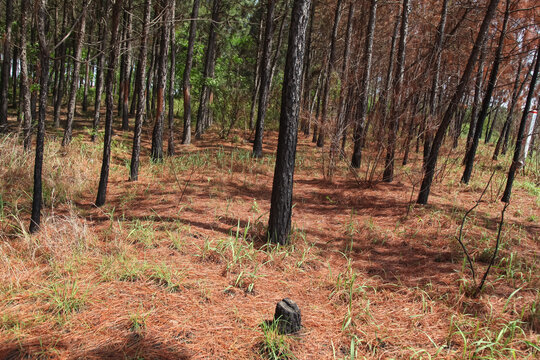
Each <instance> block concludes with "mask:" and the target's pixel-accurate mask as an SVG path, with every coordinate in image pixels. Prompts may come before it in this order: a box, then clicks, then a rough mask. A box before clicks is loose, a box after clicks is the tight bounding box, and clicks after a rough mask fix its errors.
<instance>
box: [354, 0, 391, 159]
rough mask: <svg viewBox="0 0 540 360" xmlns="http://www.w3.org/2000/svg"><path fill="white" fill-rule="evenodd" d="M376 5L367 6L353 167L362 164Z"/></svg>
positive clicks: (375, 1) (373, 3)
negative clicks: (366, 25)
mask: <svg viewBox="0 0 540 360" xmlns="http://www.w3.org/2000/svg"><path fill="white" fill-rule="evenodd" d="M377 5H378V0H371V4H370V7H369V20H368V30H367V34H366V42H365V45H364V56H363V59H362V67H363V73H362V83H361V89H360V97H359V99H358V111H357V114H358V117H357V121H356V123H355V127H354V134H353V142H354V150H353V155H352V159H351V166H352V167H353V168H355V169H357V168H359V167H360V165H361V164H362V142H363V141H362V138H363V137H364V128H365V125H366V115H367V106H368V90H369V79H370V77H371V61H372V58H373V37H374V34H375V21H376V19H377ZM390 61H391V60H390Z"/></svg>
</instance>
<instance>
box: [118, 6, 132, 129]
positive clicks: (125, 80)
mask: <svg viewBox="0 0 540 360" xmlns="http://www.w3.org/2000/svg"><path fill="white" fill-rule="evenodd" d="M124 27H125V39H124V41H125V44H124V51H125V54H124V55H123V56H122V66H121V67H122V83H121V86H120V96H121V98H122V111H121V113H122V130H123V131H128V130H129V85H130V76H129V69H130V67H131V41H130V39H131V0H130V1H129V2H128V6H127V9H126V10H125V12H124Z"/></svg>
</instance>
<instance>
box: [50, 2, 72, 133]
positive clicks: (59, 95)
mask: <svg viewBox="0 0 540 360" xmlns="http://www.w3.org/2000/svg"><path fill="white" fill-rule="evenodd" d="M67 3H68V2H67V1H64V7H63V14H62V15H63V18H62V29H61V32H60V35H61V36H64V35H65V34H64V33H65V31H66V19H67V17H68V16H67V12H68V8H67V6H68V5H67ZM66 42H67V40H66V41H64V42H63V43H61V44H60V46H59V47H58V49H57V50H58V51H56V50H55V56H56V57H57V58H58V60H59V61H60V65H59V70H58V76H56V79H55V84H54V89H53V101H54V113H53V122H54V126H55V127H60V110H61V108H62V100H63V98H64V82H65V81H64V79H65V73H66V63H67V58H66V48H67V45H66ZM57 54H58V55H57Z"/></svg>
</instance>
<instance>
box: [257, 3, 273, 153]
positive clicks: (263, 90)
mask: <svg viewBox="0 0 540 360" xmlns="http://www.w3.org/2000/svg"><path fill="white" fill-rule="evenodd" d="M275 5H276V2H275V0H268V2H267V5H266V27H265V31H264V42H263V44H264V45H263V48H262V60H261V62H260V66H261V68H260V70H259V72H260V74H261V83H260V88H259V106H258V109H257V123H256V125H255V141H254V142H253V157H255V158H260V157H261V156H262V139H263V132H264V118H265V116H266V110H267V107H268V95H269V92H270V75H271V74H270V72H271V71H272V69H271V66H272V65H271V63H270V54H271V52H272V40H273V37H274V8H275Z"/></svg>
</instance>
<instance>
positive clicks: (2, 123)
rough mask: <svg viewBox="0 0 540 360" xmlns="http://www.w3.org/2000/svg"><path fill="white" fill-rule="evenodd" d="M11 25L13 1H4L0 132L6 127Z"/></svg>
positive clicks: (0, 80) (0, 81)
mask: <svg viewBox="0 0 540 360" xmlns="http://www.w3.org/2000/svg"><path fill="white" fill-rule="evenodd" d="M12 24H13V0H6V33H5V35H4V54H3V59H2V77H1V78H0V132H3V131H5V130H7V126H8V121H7V117H8V101H9V99H8V88H9V67H10V65H11V63H10V61H11V27H12Z"/></svg>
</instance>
